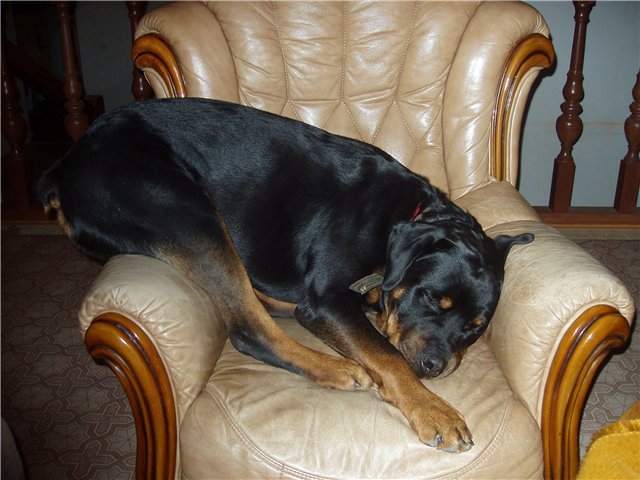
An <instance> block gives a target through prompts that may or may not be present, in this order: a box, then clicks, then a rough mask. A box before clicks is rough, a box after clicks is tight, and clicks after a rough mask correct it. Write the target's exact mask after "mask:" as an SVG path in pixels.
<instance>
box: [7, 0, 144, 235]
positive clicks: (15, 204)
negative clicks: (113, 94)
mask: <svg viewBox="0 0 640 480" xmlns="http://www.w3.org/2000/svg"><path fill="white" fill-rule="evenodd" d="M74 3H75V2H68V1H53V2H51V5H52V6H53V8H54V11H55V13H56V17H57V21H58V28H59V32H60V40H61V47H62V57H63V64H64V76H63V79H62V80H60V79H58V78H57V77H56V76H55V75H53V74H51V73H50V72H49V71H48V70H47V69H46V68H44V67H42V66H41V65H40V64H38V63H37V62H36V61H34V60H33V59H32V58H31V57H29V55H27V54H26V53H25V52H24V51H22V50H21V49H20V47H18V46H17V45H15V44H14V43H13V42H11V41H9V40H8V39H7V37H6V28H5V27H6V25H5V22H6V9H7V4H8V2H3V3H2V134H3V136H4V137H5V138H6V140H7V143H8V144H9V152H8V154H7V155H6V156H5V157H3V158H2V162H3V165H2V166H3V170H4V173H3V182H2V183H3V185H2V186H3V196H2V221H3V222H30V223H41V222H48V221H50V220H49V219H48V218H47V217H46V216H45V215H44V213H43V211H42V207H41V206H40V205H38V204H37V202H36V200H35V198H34V195H33V192H32V185H33V183H34V181H35V179H36V178H37V177H38V176H39V174H40V172H42V171H43V170H44V169H45V168H47V167H48V166H49V165H50V164H51V163H52V162H53V161H55V159H56V158H58V157H59V156H61V155H63V154H64V152H65V151H66V150H67V149H68V148H69V146H70V145H71V142H72V141H75V140H77V139H78V138H79V137H80V136H81V135H82V134H83V133H84V132H85V131H86V129H87V128H88V127H89V125H90V123H91V122H92V121H93V119H95V118H96V117H97V116H99V115H100V114H102V113H103V112H104V103H103V101H102V97H100V96H96V95H86V94H85V87H84V84H83V81H82V72H81V69H80V59H79V52H78V50H77V41H76V28H75V16H74V8H73V7H74V5H73V4H74ZM147 3H148V2H126V6H127V9H128V14H129V21H130V24H131V37H132V40H133V34H134V32H135V28H136V27H137V25H138V22H139V21H140V18H141V17H142V15H143V14H144V12H145V9H146V6H147ZM127 54H128V52H123V55H127ZM16 78H20V79H21V80H22V81H23V82H24V83H25V84H27V85H29V86H30V87H31V88H33V89H34V90H35V91H37V92H38V93H40V94H42V95H43V96H44V97H45V98H46V99H48V100H51V101H53V102H55V103H59V104H64V109H65V110H66V115H65V117H64V131H65V132H66V134H67V135H68V137H69V138H68V139H61V140H60V142H56V143H51V144H47V145H46V146H41V145H38V144H37V142H29V141H28V137H29V125H28V122H27V120H26V119H25V117H24V115H23V113H24V112H23V110H22V107H21V101H20V94H19V91H18V88H17V85H16ZM133 78H134V80H133V85H132V93H133V94H134V97H135V98H136V99H137V100H140V99H145V98H150V97H151V89H150V87H149V85H148V84H147V82H146V80H145V79H144V77H143V76H142V74H141V73H140V72H138V71H134V72H133Z"/></svg>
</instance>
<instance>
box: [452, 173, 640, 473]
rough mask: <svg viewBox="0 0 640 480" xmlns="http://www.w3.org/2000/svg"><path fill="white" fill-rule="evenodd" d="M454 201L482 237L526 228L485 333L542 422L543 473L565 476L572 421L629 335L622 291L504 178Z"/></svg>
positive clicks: (575, 427)
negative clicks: (525, 241) (529, 238)
mask: <svg viewBox="0 0 640 480" xmlns="http://www.w3.org/2000/svg"><path fill="white" fill-rule="evenodd" d="M457 203H458V204H459V205H460V206H461V207H462V208H466V209H468V210H469V211H470V212H471V213H473V214H474V215H476V217H477V218H478V221H479V222H480V223H481V224H482V225H483V226H484V227H485V229H486V231H487V233H488V234H489V235H491V236H497V235H500V234H511V235H514V234H518V233H522V232H531V233H533V234H534V235H535V241H534V242H533V243H531V244H529V245H523V246H516V247H514V248H513V250H512V252H511V253H510V254H509V257H508V258H507V264H506V266H505V280H504V286H503V290H502V295H501V297H500V302H499V305H498V308H497V310H496V312H495V315H494V317H493V319H492V321H491V323H490V324H489V328H488V330H487V333H486V338H487V341H488V343H489V345H490V346H491V348H492V350H493V352H494V354H495V356H496V358H497V359H498V361H499V362H500V364H501V366H502V369H503V371H504V373H505V375H506V377H507V378H508V380H509V383H510V384H511V387H512V388H513V390H514V392H515V393H516V394H517V395H518V396H519V397H520V399H521V400H522V402H523V403H524V404H525V405H526V406H527V407H528V408H529V411H530V412H531V413H532V415H533V416H534V417H535V418H536V419H537V421H538V423H539V424H540V425H541V427H542V433H543V443H544V451H545V472H546V475H545V476H546V477H547V478H574V477H575V475H576V473H577V469H578V465H579V442H578V439H579V425H580V418H581V416H582V410H583V407H584V402H585V400H586V397H587V395H588V392H589V390H590V388H591V385H592V383H593V381H594V379H595V374H596V373H597V369H598V366H599V365H600V364H601V363H602V362H603V361H604V360H605V359H606V358H607V356H608V354H609V353H610V352H611V350H612V349H614V348H616V347H620V346H622V345H624V343H625V342H626V341H627V338H628V337H629V332H630V324H631V322H632V319H633V314H634V305H633V298H632V297H631V295H630V293H629V291H628V290H627V288H626V287H625V286H624V285H623V284H622V283H621V282H620V280H619V279H618V278H616V277H615V276H614V275H613V274H612V273H611V272H609V271H608V270H607V269H606V268H605V267H604V266H603V265H602V264H600V263H599V262H598V261H596V260H595V259H594V258H593V257H592V256H591V255H590V254H589V253H587V252H586V251H584V250H583V249H582V248H580V247H579V246H578V245H576V244H575V243H573V242H572V241H570V240H568V239H567V238H565V237H564V236H563V235H562V234H561V233H560V232H558V231H557V230H556V229H554V228H552V227H550V226H548V225H546V224H544V223H542V222H541V221H540V220H539V219H538V217H537V215H536V214H535V212H534V211H533V209H532V208H531V207H530V206H529V205H528V204H527V202H526V200H524V198H522V196H521V195H520V194H519V193H518V192H517V191H516V190H515V189H514V188H513V187H512V186H511V185H509V184H507V183H506V182H494V183H490V184H488V185H486V186H484V187H482V188H479V189H477V190H475V191H472V192H470V193H468V194H467V195H465V196H464V197H462V198H460V199H459V200H458V201H457Z"/></svg>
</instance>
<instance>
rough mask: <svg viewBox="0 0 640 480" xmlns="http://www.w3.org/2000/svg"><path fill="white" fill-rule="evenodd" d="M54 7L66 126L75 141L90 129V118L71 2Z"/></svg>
mask: <svg viewBox="0 0 640 480" xmlns="http://www.w3.org/2000/svg"><path fill="white" fill-rule="evenodd" d="M53 6H54V7H55V9H56V12H57V14H58V26H59V28H60V38H61V40H62V57H63V60H64V83H63V85H64V86H63V93H64V97H65V98H66V99H67V101H66V102H65V104H64V108H65V110H66V111H67V115H66V117H65V119H64V126H65V129H66V131H67V134H69V136H70V137H71V139H72V140H74V141H75V140H77V139H78V138H80V136H81V135H82V134H83V133H84V132H85V131H86V130H87V128H88V127H89V116H88V115H87V113H86V112H85V106H86V104H85V101H84V100H83V99H84V87H83V85H82V78H81V76H80V72H79V71H78V63H77V59H76V52H75V42H74V39H73V27H72V24H71V13H70V7H69V2H53Z"/></svg>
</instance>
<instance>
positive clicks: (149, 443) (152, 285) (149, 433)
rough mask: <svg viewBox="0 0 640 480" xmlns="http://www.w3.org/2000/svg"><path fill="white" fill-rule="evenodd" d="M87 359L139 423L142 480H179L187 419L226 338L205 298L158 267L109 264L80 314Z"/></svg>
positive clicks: (123, 261) (132, 261)
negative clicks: (116, 386)
mask: <svg viewBox="0 0 640 480" xmlns="http://www.w3.org/2000/svg"><path fill="white" fill-rule="evenodd" d="M79 320H80V329H81V331H82V333H84V335H85V344H86V346H87V349H88V350H89V353H90V354H91V356H92V357H93V358H94V360H95V361H96V362H98V363H103V364H106V365H108V366H109V367H110V368H111V369H112V370H113V371H114V373H115V374H116V376H117V377H118V379H119V380H120V382H121V383H122V385H123V388H124V390H125V393H126V394H127V396H128V398H129V402H130V404H131V408H132V411H133V414H134V418H135V424H136V434H137V438H138V450H137V459H136V470H137V471H136V478H149V479H151V478H173V477H174V475H175V474H176V472H178V471H179V468H177V467H178V465H177V464H178V462H179V454H178V441H177V439H178V436H179V429H180V424H181V422H182V419H183V417H184V414H185V413H186V411H187V410H188V409H189V407H190V405H191V403H192V402H193V401H194V400H195V398H196V396H197V395H198V394H199V393H200V391H201V390H202V388H203V387H204V385H205V384H206V382H207V380H208V379H209V377H210V376H211V373H212V372H213V368H214V366H215V364H216V361H217V359H218V358H219V356H220V353H221V351H222V348H223V346H224V343H225V340H226V338H227V333H226V329H225V327H224V322H223V321H222V319H221V318H220V317H219V314H218V312H217V310H216V308H215V305H214V304H213V303H212V302H211V301H210V299H209V297H208V296H207V295H206V293H205V292H204V291H203V290H202V289H200V287H198V286H197V285H195V284H194V283H192V282H191V281H190V280H188V279H187V278H186V277H184V275H183V274H182V273H180V272H178V271H177V270H175V269H174V268H173V267H171V266H170V265H168V264H165V263H163V262H161V261H159V260H156V259H152V258H148V257H143V256H139V255H123V256H119V257H115V258H113V259H111V260H110V261H109V262H108V263H107V264H106V265H105V267H104V269H103V270H102V271H101V272H100V274H99V275H98V277H97V278H96V279H95V281H94V282H93V284H92V286H91V288H90V289H89V291H88V293H87V295H86V297H85V299H84V302H83V304H82V306H81V309H80V312H79Z"/></svg>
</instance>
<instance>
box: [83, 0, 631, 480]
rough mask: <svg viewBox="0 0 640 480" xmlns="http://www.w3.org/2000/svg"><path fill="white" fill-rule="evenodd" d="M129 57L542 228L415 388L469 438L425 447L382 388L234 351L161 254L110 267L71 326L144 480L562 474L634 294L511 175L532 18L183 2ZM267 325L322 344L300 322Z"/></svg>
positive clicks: (450, 9) (532, 44) (493, 224)
mask: <svg viewBox="0 0 640 480" xmlns="http://www.w3.org/2000/svg"><path fill="white" fill-rule="evenodd" d="M133 55H134V60H135V63H136V65H137V66H138V67H139V68H141V69H142V70H143V71H144V73H145V75H146V77H147V79H148V80H149V82H150V83H151V85H152V87H153V90H154V92H155V94H156V95H157V96H158V97H169V96H195V97H208V98H218V99H223V100H227V101H231V102H238V103H243V104H247V105H251V106H254V107H257V108H261V109H264V110H268V111H271V112H275V113H279V114H282V115H286V116H290V117H293V118H297V119H299V120H302V121H304V122H308V123H311V124H314V125H317V126H319V127H322V128H325V129H327V130H330V131H332V132H336V133H339V134H342V135H347V136H351V137H354V138H358V139H361V140H364V141H367V142H370V143H374V144H376V145H377V146H379V147H381V148H383V149H384V150H386V151H387V152H389V153H391V154H392V155H394V156H395V157H396V158H397V159H398V160H399V161H401V162H402V163H404V164H405V165H407V166H408V167H409V168H411V169H413V170H414V171H416V172H419V173H421V174H424V175H426V176H428V177H429V178H430V179H431V181H432V182H433V183H434V184H436V185H437V186H439V187H440V188H442V189H443V190H445V191H446V192H448V194H449V195H450V197H451V198H452V199H453V200H455V201H456V202H457V203H458V204H459V205H461V206H462V207H464V208H466V209H468V210H470V211H471V212H472V213H473V214H474V215H476V217H477V218H478V219H479V221H480V223H481V224H482V225H483V227H484V228H485V229H486V230H487V232H488V233H489V234H490V235H492V236H493V235H498V234H503V233H506V234H517V233H521V232H523V231H527V232H533V233H534V234H535V236H536V240H535V242H534V243H532V244H531V245H527V246H526V247H517V248H514V250H513V251H512V253H511V254H510V256H509V259H508V263H507V267H506V279H505V283H504V290H503V293H502V297H501V300H500V304H499V307H498V309H497V311H496V314H495V316H494V318H493V319H492V322H491V325H490V327H489V330H488V331H487V333H486V334H485V335H484V336H483V337H482V338H481V339H480V340H479V341H478V342H477V343H476V344H475V345H473V346H472V347H471V348H470V350H469V352H468V354H467V356H466V357H465V359H464V360H463V362H462V365H461V367H460V368H459V369H458V370H457V371H456V372H455V373H454V374H453V375H451V376H449V377H447V378H445V379H436V380H432V381H429V382H428V384H429V388H430V389H432V390H433V391H435V392H436V393H439V394H441V395H442V396H443V397H444V398H445V399H447V400H448V401H449V402H451V403H452V404H453V405H454V406H455V407H456V408H457V409H459V410H460V411H461V412H462V413H463V414H464V416H465V418H466V420H467V423H468V425H469V427H470V429H471V430H472V432H473V435H474V441H475V446H474V447H473V448H472V449H471V450H469V451H467V452H464V453H460V454H449V453H443V452H441V451H437V450H435V449H433V448H430V447H427V446H425V445H423V444H421V443H420V442H419V441H418V439H417V436H416V435H415V433H414V432H413V431H412V430H411V428H410V427H409V425H408V424H407V422H406V421H405V420H404V418H403V417H402V416H401V415H400V413H399V412H398V411H396V410H395V409H394V408H393V407H391V406H390V405H387V404H385V403H384V402H383V401H382V400H381V399H379V398H378V397H377V395H376V392H375V391H367V392H354V393H347V392H342V391H332V390H328V389H323V388H321V387H318V386H317V385H315V384H312V383H311V382H309V381H307V380H305V379H304V378H302V377H298V376H296V375H293V374H291V373H288V372H286V371H284V370H279V369H276V368H273V367H270V366H268V365H265V364H262V363H260V362H258V361H256V360H254V359H252V358H250V357H247V356H244V355H242V354H240V353H238V352H237V351H236V350H234V348H233V347H232V346H231V345H230V343H229V342H228V341H227V339H226V332H225V329H224V325H223V322H222V320H221V319H220V317H219V314H218V310H217V309H216V306H215V305H214V304H212V302H211V300H210V299H209V298H208V297H207V296H206V295H205V293H204V292H203V291H202V290H201V289H199V288H198V287H197V286H195V285H194V284H192V283H191V282H190V281H189V280H188V279H186V278H185V277H183V276H182V275H181V274H180V273H179V272H177V271H175V270H174V269H172V267H170V266H169V265H166V264H164V263H162V262H160V261H157V260H153V259H150V258H144V257H137V256H121V257H117V258H114V259H112V260H111V261H110V262H109V263H108V264H107V265H106V266H105V268H104V270H103V271H102V272H101V273H100V275H99V277H98V278H97V279H96V281H95V283H94V284H93V286H92V288H91V290H90V291H89V292H88V294H87V297H86V300H85V301H84V304H83V306H82V310H81V312H80V323H81V328H82V330H83V332H85V341H86V344H87V346H88V348H89V350H90V352H91V354H92V355H93V357H94V358H95V359H96V360H97V361H99V362H104V363H107V364H108V365H110V366H111V368H112V369H113V370H114V371H115V373H116V374H117V375H118V377H119V379H120V380H121V381H122V384H123V386H124V388H125V390H126V392H127V394H128V396H129V400H130V402H131V406H132V409H133V412H134V415H135V420H136V428H137V435H138V451H137V452H138V456H137V462H138V463H137V475H138V478H153V479H157V478H171V477H174V476H175V477H176V478H180V477H182V478H189V479H196V478H261V477H287V478H289V477H293V478H305V479H310V478H505V477H512V478H530V477H542V476H543V475H544V476H546V477H547V478H566V477H572V476H574V475H575V473H576V471H577V467H578V461H579V460H578V428H579V421H580V416H581V413H582V408H583V405H584V401H585V397H586V394H587V392H588V389H589V387H590V385H591V383H592V380H593V377H594V374H595V372H596V370H597V367H598V365H599V364H600V363H601V362H602V361H603V360H604V359H605V358H606V356H607V354H608V352H609V351H610V349H611V348H613V347H617V346H620V345H622V344H623V343H624V342H625V341H626V339H627V337H628V335H629V324H630V321H631V318H632V315H633V305H632V300H631V297H630V295H629V293H628V292H627V290H626V289H625V287H624V286H623V285H622V284H621V283H620V282H619V281H618V279H616V278H615V277H614V276H613V275H612V274H611V273H610V272H608V271H607V270H606V269H605V268H604V267H603V266H602V265H600V264H599V263H597V262H596V261H595V260H594V259H593V258H592V257H590V256H589V255H588V254H587V253H586V252H584V251H583V250H581V249H580V248H578V247H577V246H576V245H575V244H573V243H572V242H570V241H569V240H567V239H566V238H564V237H563V236H562V235H561V234H560V233H559V232H558V231H556V230H555V229H553V228H551V227H549V226H547V225H545V224H544V223H542V222H541V221H540V219H539V218H538V216H537V215H536V214H535V212H534V211H533V210H532V208H531V207H530V206H529V205H528V204H527V202H526V201H525V200H524V199H523V198H522V197H521V196H520V194H519V193H518V192H517V191H516V189H515V188H514V186H513V185H514V184H515V182H516V179H517V174H518V161H519V159H518V148H519V136H520V124H521V119H522V114H523V111H524V108H525V103H526V101H527V98H528V94H529V90H530V88H531V85H532V83H533V81H534V79H535V78H536V76H537V75H538V72H539V71H540V69H542V68H544V67H547V66H549V65H550V64H551V63H552V62H553V56H554V54H553V48H552V46H551V43H550V41H549V40H548V31H547V26H546V24H545V21H544V19H543V18H542V17H541V16H540V15H539V14H538V12H537V11H536V10H534V9H533V8H531V7H529V6H528V5H526V4H523V3H511V2H509V3H499V4H493V3H481V4H477V3H470V2H469V3H453V2H446V3H409V2H399V3H395V2H392V3H334V2H328V3H325V2H320V3H288V2H284V3H244V2H238V3H236V2H229V3H225V2H206V3H199V2H197V3H196V2H194V3H191V2H188V3H187V2H185V3H182V2H178V3H173V4H166V5H163V6H161V7H160V8H158V9H156V10H154V11H151V12H149V13H148V14H147V15H146V16H145V17H144V18H143V20H142V22H141V24H140V26H139V28H138V31H137V41H136V42H135V45H134V49H133ZM183 127H184V128H189V126H188V125H184V126H183ZM238 195H242V192H238ZM185 214H188V212H185ZM281 323H282V325H283V326H284V328H285V330H286V331H287V332H288V333H289V334H290V335H292V336H293V337H294V338H296V339H298V340H299V341H301V342H303V343H305V344H307V345H309V346H312V347H313V348H316V349H318V350H322V351H329V349H328V348H327V347H325V346H324V345H323V344H322V343H321V342H320V341H318V340H316V339H315V338H314V337H313V336H312V335H311V334H309V333H308V332H306V331H305V330H304V329H303V328H302V327H300V326H299V325H298V324H297V323H296V322H295V320H292V319H282V320H281Z"/></svg>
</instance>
